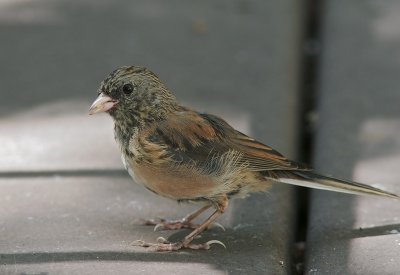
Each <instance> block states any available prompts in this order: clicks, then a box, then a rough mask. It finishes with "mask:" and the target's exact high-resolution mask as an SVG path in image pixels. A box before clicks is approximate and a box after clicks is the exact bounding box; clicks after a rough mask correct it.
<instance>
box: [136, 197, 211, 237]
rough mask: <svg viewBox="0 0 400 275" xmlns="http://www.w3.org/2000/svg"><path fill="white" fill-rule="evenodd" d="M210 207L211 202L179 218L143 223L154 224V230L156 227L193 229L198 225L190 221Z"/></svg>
mask: <svg viewBox="0 0 400 275" xmlns="http://www.w3.org/2000/svg"><path fill="white" fill-rule="evenodd" d="M210 207H211V204H207V205H205V206H203V207H202V208H200V209H197V210H196V211H194V212H192V213H190V214H189V215H187V216H185V217H184V218H182V219H180V220H175V221H174V220H172V221H170V220H164V219H162V220H161V221H160V222H156V221H153V220H148V221H146V222H145V223H144V224H145V225H155V227H154V231H157V230H158V229H163V230H177V229H181V228H191V229H195V228H197V227H198V225H197V224H193V223H192V221H193V220H194V219H195V218H196V217H198V216H199V215H200V214H201V213H203V212H204V211H206V210H207V209H208V208H210Z"/></svg>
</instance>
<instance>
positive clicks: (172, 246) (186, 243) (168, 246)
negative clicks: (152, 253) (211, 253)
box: [137, 197, 228, 251]
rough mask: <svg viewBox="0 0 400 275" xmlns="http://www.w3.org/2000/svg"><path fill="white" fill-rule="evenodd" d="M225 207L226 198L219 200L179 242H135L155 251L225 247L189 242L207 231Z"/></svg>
mask: <svg viewBox="0 0 400 275" xmlns="http://www.w3.org/2000/svg"><path fill="white" fill-rule="evenodd" d="M227 207H228V199H227V198H226V197H223V198H221V199H220V200H219V201H218V202H217V203H216V205H215V208H216V210H215V212H214V213H213V214H212V215H211V216H210V217H208V219H206V220H205V221H204V222H203V223H202V224H200V225H199V226H198V227H197V228H196V229H194V230H193V231H192V232H191V233H190V234H189V235H187V236H186V237H185V238H184V239H183V240H182V241H180V242H176V243H170V242H168V241H167V240H165V239H164V238H162V237H160V238H158V243H157V244H153V243H146V242H144V241H137V243H138V245H140V246H142V247H154V248H155V250H156V251H176V250H179V249H182V248H190V249H210V245H211V244H214V243H217V244H220V245H222V246H224V247H225V245H224V244H223V243H222V242H220V241H217V240H211V241H208V242H206V243H203V244H192V243H191V242H192V241H193V239H194V238H195V237H196V236H197V235H199V234H200V233H201V232H203V231H204V230H205V229H207V228H208V226H210V224H212V223H213V222H214V221H215V220H216V219H217V218H218V217H219V216H221V215H222V213H224V211H225V209H226V208H227ZM203 211H204V210H203Z"/></svg>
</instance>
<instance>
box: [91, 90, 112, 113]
mask: <svg viewBox="0 0 400 275" xmlns="http://www.w3.org/2000/svg"><path fill="white" fill-rule="evenodd" d="M117 103H118V101H116V100H114V99H112V98H111V97H109V96H107V95H105V94H103V93H101V94H99V96H98V97H97V98H96V100H95V101H94V102H93V104H92V106H90V109H89V115H93V114H96V113H100V112H107V111H108V110H110V109H111V108H112V107H114V106H115V105H116V104H117Z"/></svg>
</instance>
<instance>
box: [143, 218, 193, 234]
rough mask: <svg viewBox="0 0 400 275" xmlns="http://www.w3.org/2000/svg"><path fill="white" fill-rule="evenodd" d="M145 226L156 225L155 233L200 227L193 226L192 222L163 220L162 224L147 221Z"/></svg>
mask: <svg viewBox="0 0 400 275" xmlns="http://www.w3.org/2000/svg"><path fill="white" fill-rule="evenodd" d="M144 224H145V225H154V231H157V230H178V229H182V228H189V229H196V228H197V227H198V225H197V224H193V223H192V222H190V221H187V220H185V219H182V220H176V221H169V220H164V219H161V220H160V222H156V221H154V220H147V221H146V222H145V223H144Z"/></svg>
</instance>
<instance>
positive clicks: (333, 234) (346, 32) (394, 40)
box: [306, 0, 400, 274]
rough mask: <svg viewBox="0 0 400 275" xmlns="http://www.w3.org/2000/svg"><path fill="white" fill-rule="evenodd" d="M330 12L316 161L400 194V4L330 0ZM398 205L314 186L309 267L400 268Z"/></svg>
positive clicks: (350, 270)
mask: <svg viewBox="0 0 400 275" xmlns="http://www.w3.org/2000/svg"><path fill="white" fill-rule="evenodd" d="M323 14H324V22H323V26H324V27H323V29H322V34H323V54H322V61H321V79H320V95H319V123H318V127H317V138H316V146H315V166H316V168H317V169H318V170H319V171H321V172H323V173H326V174H331V175H335V176H337V177H341V178H345V179H354V180H356V181H360V182H364V183H367V184H371V185H373V186H376V187H378V188H382V189H385V190H388V191H391V192H394V193H397V194H400V186H399V184H398V180H399V178H400V170H399V169H398V163H399V161H400V138H399V137H400V119H399V117H400V109H399V107H398V102H400V93H399V89H400V83H399V81H398V73H397V72H398V71H399V69H400V61H399V60H400V59H399V58H398V57H399V56H400V51H399V46H400V35H399V32H398V30H397V29H396V30H395V27H394V26H395V25H396V24H395V23H394V22H397V21H398V18H399V17H398V15H399V14H400V5H399V3H398V2H397V1H380V2H376V1H336V0H335V1H326V4H325V8H324V13H323ZM396 18H397V19H396ZM393 20H394V21H393ZM355 34H356V35H355ZM399 211H400V203H399V202H398V201H395V200H391V199H381V198H374V197H356V196H351V195H341V194H334V193H328V192H324V191H313V193H312V199H311V210H310V221H309V230H308V236H307V255H306V256H307V264H306V274H398V273H399V270H400V264H399V263H400V245H399V240H400V234H399V233H400V217H399Z"/></svg>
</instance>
